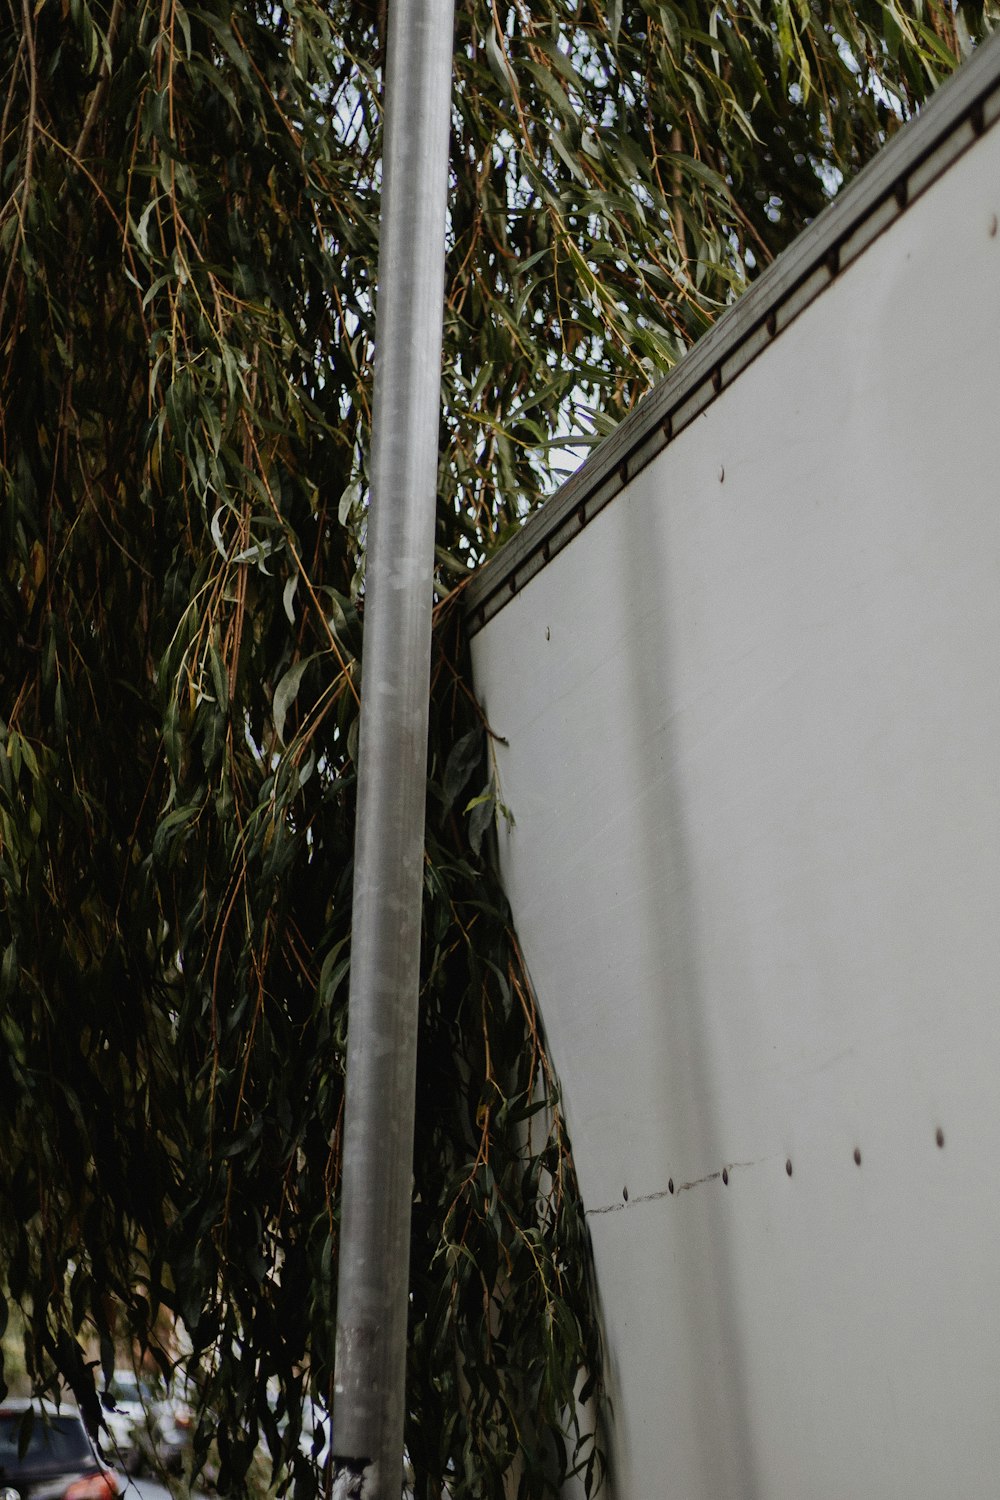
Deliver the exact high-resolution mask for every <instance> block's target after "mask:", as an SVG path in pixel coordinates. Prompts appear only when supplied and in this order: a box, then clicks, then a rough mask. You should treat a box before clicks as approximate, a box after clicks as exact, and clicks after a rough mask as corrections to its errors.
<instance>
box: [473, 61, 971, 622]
mask: <svg viewBox="0 0 1000 1500" xmlns="http://www.w3.org/2000/svg"><path fill="white" fill-rule="evenodd" d="M998 118H1000V34H997V35H995V36H993V37H991V38H990V40H989V41H988V42H985V43H984V44H983V45H982V46H981V47H979V48H978V49H977V51H976V52H975V54H974V55H973V56H972V57H971V58H970V59H969V60H968V62H966V63H964V64H963V65H962V67H961V68H959V70H958V71H957V72H956V73H955V74H954V76H953V77H952V78H951V79H949V81H948V82H947V83H946V84H945V85H944V86H943V87H942V88H941V90H940V92H939V93H937V94H935V95H934V97H933V98H932V99H931V100H929V101H928V103H927V104H926V105H925V107H924V109H923V110H922V111H921V113H920V114H919V115H918V116H917V117H916V118H915V119H913V120H911V121H909V122H908V123H907V124H906V125H905V126H904V127H903V129H902V130H901V131H900V132H899V134H898V135H897V136H896V137H895V138H894V140H892V141H891V142H890V143H889V144H888V145H887V146H886V147H885V148H884V149H883V150H882V151H880V152H879V154H878V155H877V156H876V157H875V158H874V160H873V161H871V162H869V164H868V166H867V167H865V169H864V170H863V171H862V172H860V173H859V174H858V176H857V177H856V178H855V180H854V181H853V182H852V183H851V184H850V185H849V186H848V187H846V188H845V189H844V191H843V192H842V193H841V194H839V195H838V197H836V198H835V199H834V200H833V202H832V203H831V204H830V205H829V207H828V208H825V209H824V210H823V212H822V213H821V214H820V215H819V217H818V218H817V219H816V221H815V223H813V224H811V225H810V226H809V228H808V229H806V230H804V231H803V232H802V234H800V235H799V237H798V239H797V240H795V241H794V243H793V244H791V245H790V246H789V247H788V249H787V250H785V251H784V252H783V253H782V254H781V255H780V256H778V258H777V260H775V261H774V263H773V264H772V265H771V266H769V267H768V269H767V270H766V271H765V272H764V273H763V274H762V275H761V277H760V278H759V280H758V281H756V282H755V283H754V284H753V286H751V287H750V288H749V289H748V290H747V291H746V292H745V293H744V294H743V296H742V297H741V298H740V299H739V301H738V302H736V303H735V304H734V305H733V306H732V307H731V308H729V309H727V311H726V312H725V313H724V314H723V315H722V317H721V318H720V319H719V321H718V323H717V324H716V325H715V327H714V328H712V329H711V330H710V331H709V332H708V333H706V334H705V335H704V336H703V337H702V338H701V339H700V340H699V342H698V343H697V344H696V345H695V346H694V348H693V349H692V350H691V351H690V353H688V354H686V355H685V356H684V358H683V359H682V360H681V361H680V362H679V363H678V364H677V365H676V366H675V367H674V369H673V370H672V371H671V372H670V374H669V375H667V376H666V377H665V378H664V379H663V380H662V381H661V382H660V384H659V385H657V386H655V387H654V388H653V390H651V391H650V392H649V394H648V395H646V396H644V397H643V399H642V401H641V402H640V403H639V404H638V405H637V406H636V408H635V410H634V411H632V412H630V413H629V415H628V416H627V417H626V418H625V420H624V421H623V422H622V423H621V425H620V426H619V427H618V428H616V430H615V431H614V432H613V433H612V434H611V435H610V437H607V438H605V439H604V441H603V442H602V443H601V444H600V445H599V446H598V447H597V448H596V449H595V450H594V452H593V453H592V454H591V455H590V456H589V457H588V458H587V460H586V462H585V463H584V464H583V465H582V466H581V467H580V468H579V469H578V470H577V472H576V473H575V474H574V475H572V477H571V478H570V479H568V480H567V481H566V483H565V484H564V485H562V486H561V488H560V489H559V490H557V491H556V493H555V494H554V495H553V496H552V498H551V499H550V500H549V501H548V502H547V503H546V504H545V505H544V506H543V508H542V509H541V510H539V511H536V512H535V513H534V515H532V516H531V517H530V518H529V519H528V520H527V521H526V522H525V525H524V528H523V530H522V531H520V532H519V533H518V534H517V536H515V537H512V538H511V540H510V541H509V542H508V543H507V544H506V546H504V547H503V548H502V549H501V550H500V551H499V552H498V553H497V554H496V556H495V557H493V558H491V559H490V561H489V562H488V563H487V564H486V565H485V566H484V567H483V568H482V569H481V570H480V572H478V573H477V574H476V576H475V577H474V578H473V579H472V581H471V582H470V583H469V585H468V587H467V589H466V594H465V615H466V623H467V626H468V629H469V631H470V634H475V633H476V631H477V630H480V629H482V627H483V625H485V624H486V622H487V621H488V620H490V619H492V617H493V616H494V615H495V614H496V613H497V612H498V611H499V610H501V609H502V608H503V607H504V605H505V604H506V603H508V602H509V600H510V599H512V598H513V596H514V595H515V594H516V593H518V592H519V591H520V590H521V589H522V588H523V587H524V586H525V584H526V583H528V581H529V580H530V579H531V578H533V577H534V576H535V574H536V573H538V572H539V571H540V570H541V569H542V568H544V567H545V565H546V563H548V562H549V561H550V560H551V559H552V558H553V557H555V555H556V554H557V553H558V552H561V551H562V549H563V547H565V546H566V545H567V543H568V542H570V541H572V539H573V537H574V536H576V535H577V533H578V532H579V531H580V530H581V528H582V527H583V526H585V525H587V523H588V522H590V521H591V520H593V518H594V516H595V515H597V514H598V512H599V511H601V510H602V509H603V508H604V506H605V505H607V504H608V503H609V502H610V501H611V500H613V499H614V497H615V496H616V495H617V494H619V493H620V491H621V490H622V489H623V488H624V487H625V485H626V484H628V483H629V481H630V480H631V479H632V478H634V476H635V475H636V474H637V473H638V472H639V470H640V469H643V468H645V466H646V464H648V463H649V462H650V461H651V460H652V459H653V458H655V457H656V455H657V454H658V453H659V452H660V451H661V450H662V449H663V448H664V447H666V445H667V443H669V442H670V441H671V440H672V439H673V438H674V437H676V436H677V434H678V433H679V432H681V431H683V429H684V428H685V427H686V426H687V425H688V423H689V422H691V421H693V420H694V418H695V417H697V416H699V415H700V413H701V412H703V411H704V410H705V408H706V407H707V406H708V405H709V404H710V403H711V402H712V401H714V400H715V399H716V397H717V396H718V395H719V394H720V393H721V392H722V391H724V390H725V389H726V388H727V387H728V386H729V385H731V384H732V382H733V381H734V380H735V379H736V377H737V376H738V375H739V374H740V373H741V371H743V370H744V369H746V367H747V365H748V364H749V363H750V362H751V360H753V359H755V358H756V357H757V355H758V354H759V353H760V352H761V351H762V350H763V349H765V348H767V346H768V345H769V344H770V343H771V342H772V341H773V340H774V339H775V338H776V337H777V336H778V335H779V334H780V333H781V331H782V329H783V328H786V327H787V326H788V324H789V323H790V322H791V321H792V319H793V318H795V317H797V316H798V314H799V313H800V312H801V311H802V310H803V308H805V307H807V306H808V305H809V303H810V302H812V301H813V300H814V299H815V298H816V297H818V296H819V295H820V293H821V292H823V291H824V290H825V289H826V287H827V286H829V285H830V283H831V282H832V280H833V279H834V277H835V276H837V275H839V274H840V272H841V271H843V270H844V269H845V268H846V267H847V266H849V265H850V264H851V262H852V261H853V260H855V259H856V258H857V257H858V256H859V255H860V254H861V253H862V251H864V250H865V249H867V247H868V246H869V245H870V244H871V243H872V241H873V240H874V239H875V238H876V237H877V236H878V235H880V234H881V233H882V231H883V230H884V229H886V228H888V226H889V225H890V224H892V223H894V222H895V221H896V219H898V218H899V217H900V215H901V214H903V213H905V212H906V210H907V208H908V207H909V206H910V205H911V204H912V203H913V202H915V200H916V199H917V198H918V197H919V196H920V194H921V193H923V192H924V191H925V190H926V188H928V187H929V186H930V185H931V183H932V182H934V181H935V180H936V179H937V178H938V177H940V176H941V174H942V173H943V172H944V171H946V169H947V168H948V167H949V166H951V164H952V163H953V162H954V161H955V160H956V159H957V158H958V157H959V156H960V155H961V154H962V153H963V152H964V151H966V150H967V149H968V147H969V146H971V145H972V144H973V143H974V142H975V141H976V140H977V139H978V138H979V137H980V136H981V135H982V134H983V133H984V132H985V131H986V130H987V129H988V128H990V127H991V126H992V125H994V124H995V123H996V121H997V120H998Z"/></svg>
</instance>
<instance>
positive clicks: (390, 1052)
mask: <svg viewBox="0 0 1000 1500" xmlns="http://www.w3.org/2000/svg"><path fill="white" fill-rule="evenodd" d="M453 26H454V3H453V0H390V4H389V38H388V65H387V74H386V88H385V146H384V151H383V159H382V171H383V178H382V215H381V242H380V248H379V287H378V306H377V313H376V346H375V396H374V409H373V419H372V461H371V507H370V511H369V518H368V559H367V569H366V586H365V638H364V660H363V692H362V708H361V734H360V750H359V766H358V812H357V832H356V834H355V866H354V916H353V937H352V947H351V984H350V1010H349V1022H348V1039H347V1085H346V1090H347V1091H346V1112H345V1134H344V1170H343V1196H342V1211H341V1232H340V1269H339V1281H338V1310H337V1355H336V1376H335V1384H334V1404H333V1451H334V1454H335V1460H334V1463H335V1469H334V1496H335V1497H336V1500H340V1497H343V1500H347V1497H358V1500H399V1497H400V1493H401V1489H402V1463H403V1417H404V1403H405V1394H404V1388H405V1365H406V1323H407V1310H408V1292H409V1246H410V1205H411V1194H412V1172H413V1113H414V1097H415V1084H416V1043H417V1000H418V988H419V970H420V926H421V920H420V919H421V897H422V887H423V853H424V805H425V798H426V777H427V721H428V693H429V680H430V642H431V605H432V592H433V582H432V579H433V564H434V526H435V501H436V493H437V466H438V447H439V423H440V391H441V377H440V371H441V329H442V318H443V305H444V254H445V241H444V234H445V215H446V208H447V193H448V133H449V123H450V113H451V77H452V47H453Z"/></svg>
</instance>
